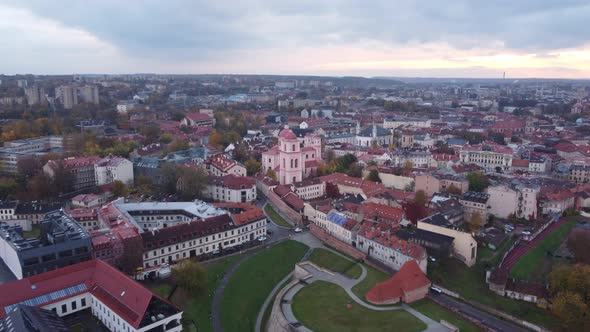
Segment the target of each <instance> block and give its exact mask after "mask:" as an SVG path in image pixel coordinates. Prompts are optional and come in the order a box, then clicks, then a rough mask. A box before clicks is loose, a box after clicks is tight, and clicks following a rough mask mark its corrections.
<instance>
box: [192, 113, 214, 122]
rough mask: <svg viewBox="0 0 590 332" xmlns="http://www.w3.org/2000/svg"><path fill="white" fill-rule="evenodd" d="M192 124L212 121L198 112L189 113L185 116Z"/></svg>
mask: <svg viewBox="0 0 590 332" xmlns="http://www.w3.org/2000/svg"><path fill="white" fill-rule="evenodd" d="M186 117H187V118H189V119H190V120H191V121H193V122H206V121H213V118H212V117H211V116H209V115H207V114H203V113H199V112H191V113H188V114H187V115H186Z"/></svg>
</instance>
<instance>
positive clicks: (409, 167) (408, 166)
mask: <svg viewBox="0 0 590 332" xmlns="http://www.w3.org/2000/svg"><path fill="white" fill-rule="evenodd" d="M413 168H414V164H413V163H412V162H411V161H410V160H406V162H405V163H404V172H405V173H409V172H411V171H412V169H413Z"/></svg>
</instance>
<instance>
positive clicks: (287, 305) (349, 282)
mask: <svg viewBox="0 0 590 332" xmlns="http://www.w3.org/2000/svg"><path fill="white" fill-rule="evenodd" d="M293 239H294V240H297V241H300V242H302V243H304V244H306V245H307V246H309V247H310V250H308V252H307V253H306V255H305V256H304V257H303V258H302V261H305V260H306V259H307V258H308V256H309V255H310V254H311V252H312V251H313V250H311V249H315V248H323V249H326V250H329V251H330V252H332V253H334V254H336V255H338V256H341V257H344V258H345V259H348V260H350V258H348V257H346V256H344V255H342V254H341V253H339V252H337V251H334V250H332V249H330V248H326V247H325V246H324V245H323V243H322V242H321V241H320V240H318V239H317V238H316V237H315V236H313V235H312V234H311V233H308V232H306V233H302V234H298V235H296V236H294V237H293ZM359 266H360V267H361V275H360V277H359V278H358V279H350V278H347V277H345V276H343V275H341V274H338V273H334V274H331V273H328V272H325V271H321V270H318V269H316V268H315V267H314V266H313V265H304V266H303V268H304V269H305V270H306V271H307V272H308V273H310V274H311V275H312V277H311V278H310V279H307V280H306V282H307V283H312V282H314V281H317V280H322V281H326V282H330V283H333V284H336V285H339V286H340V287H342V288H343V289H344V291H345V292H346V294H348V296H350V297H351V298H352V299H353V300H354V301H355V302H356V303H358V304H359V305H361V306H363V307H365V308H368V309H371V310H375V311H390V310H405V311H407V312H408V313H410V314H412V315H414V316H415V317H416V318H418V319H420V320H421V321H422V322H424V323H425V324H426V326H427V328H426V330H424V331H425V332H448V331H449V329H448V328H446V327H445V326H443V325H442V324H440V323H438V322H436V321H434V320H432V319H430V318H429V317H427V316H425V315H423V314H421V313H420V312H418V311H416V310H414V309H413V308H411V307H409V306H407V305H405V304H402V305H394V306H381V307H378V306H374V305H371V304H369V303H366V302H365V301H363V300H362V299H360V298H359V297H358V296H357V295H356V294H355V293H354V292H353V291H352V288H353V287H354V286H355V285H356V284H358V283H359V282H361V281H362V280H364V279H365V277H366V276H367V269H366V268H365V267H364V266H363V265H362V264H359ZM291 276H292V274H289V275H288V276H287V277H285V279H283V280H281V282H280V283H279V284H278V285H277V286H276V287H275V288H274V289H273V290H272V292H271V293H270V294H269V296H268V297H267V299H266V300H265V302H264V305H263V306H262V308H261V309H260V312H259V313H258V317H257V320H256V329H255V332H262V331H263V328H264V327H262V318H263V316H264V312H265V311H266V308H267V306H268V305H272V303H271V301H272V299H273V298H274V296H275V294H276V293H278V292H279V291H280V286H281V285H283V284H284V283H285V282H286V281H287V280H289V278H290V277H291ZM303 287H305V284H303V283H299V284H297V285H295V286H294V287H292V288H291V289H289V291H287V293H285V295H284V297H283V302H282V303H281V309H282V311H283V314H284V315H285V318H286V319H287V320H288V321H290V322H297V321H298V320H297V318H296V317H295V315H294V314H293V310H292V308H291V301H292V300H293V297H294V296H295V294H297V292H299V291H300V290H301V289H302V288H303ZM297 331H304V332H308V331H311V330H310V329H308V328H306V327H305V326H300V327H298V328H297Z"/></svg>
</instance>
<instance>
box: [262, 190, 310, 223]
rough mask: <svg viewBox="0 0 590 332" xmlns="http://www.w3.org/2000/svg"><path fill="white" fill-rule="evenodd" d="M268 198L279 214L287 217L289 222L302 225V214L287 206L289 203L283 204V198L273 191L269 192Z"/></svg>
mask: <svg viewBox="0 0 590 332" xmlns="http://www.w3.org/2000/svg"><path fill="white" fill-rule="evenodd" d="M266 197H267V198H268V200H269V202H270V203H271V204H272V205H273V207H274V208H275V210H276V211H277V213H280V214H281V215H282V216H284V217H286V218H287V219H288V221H290V222H292V223H296V224H301V223H302V220H303V218H302V217H301V214H300V213H299V212H297V211H295V210H293V209H292V208H291V207H290V206H289V205H287V203H285V202H283V200H281V198H280V197H279V196H278V195H277V194H275V193H274V192H273V191H272V190H269V191H268V195H267V196H266Z"/></svg>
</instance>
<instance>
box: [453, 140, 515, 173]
mask: <svg viewBox="0 0 590 332" xmlns="http://www.w3.org/2000/svg"><path fill="white" fill-rule="evenodd" d="M512 153H513V152H512V149H510V148H509V147H506V146H503V145H497V144H493V143H488V144H483V145H474V146H465V147H463V149H462V150H461V152H460V154H459V155H460V157H461V162H463V163H466V164H476V165H478V166H481V167H483V168H485V169H486V170H488V171H493V170H495V169H496V168H498V167H499V168H500V169H502V170H505V171H506V170H508V169H510V167H511V166H512Z"/></svg>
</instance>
